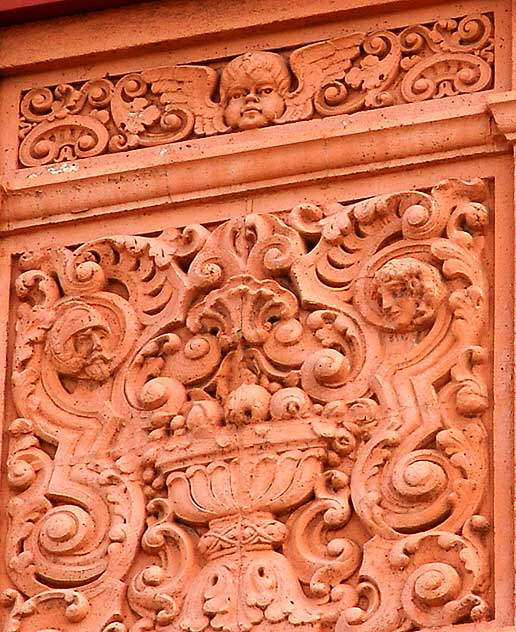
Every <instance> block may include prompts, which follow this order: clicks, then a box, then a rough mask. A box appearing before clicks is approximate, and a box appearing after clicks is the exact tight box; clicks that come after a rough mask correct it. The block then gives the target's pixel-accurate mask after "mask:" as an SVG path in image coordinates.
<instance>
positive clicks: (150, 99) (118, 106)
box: [19, 14, 494, 167]
mask: <svg viewBox="0 0 516 632" xmlns="http://www.w3.org/2000/svg"><path fill="white" fill-rule="evenodd" d="M493 63H494V54H493V22H492V16H491V15H489V14H486V15H481V14H475V15H468V16H466V17H463V18H461V19H457V20H451V19H447V20H440V21H438V22H435V23H433V24H431V25H416V26H409V27H407V28H405V29H398V30H392V31H377V32H374V33H353V34H351V35H344V36H341V37H337V38H335V39H331V40H326V41H323V42H317V43H315V44H310V45H308V46H304V47H302V48H298V49H296V50H293V51H291V52H290V53H289V54H281V55H280V54H277V53H271V52H260V51H256V52H249V53H245V54H244V55H240V56H239V57H237V58H235V59H233V60H231V61H230V62H229V63H227V64H226V65H225V66H223V68H222V70H221V72H219V71H218V70H216V69H214V68H212V67H210V66H200V65H179V66H172V67H168V68H154V69H151V70H145V71H143V72H133V73H130V74H128V75H125V76H123V77H118V78H116V79H107V78H99V79H93V80H90V81H86V82H82V83H81V82H78V83H74V84H59V85H57V86H52V87H43V88H34V89H32V90H29V91H28V92H26V93H25V94H24V95H23V96H22V99H21V104H20V115H21V118H20V139H21V144H20V148H19V162H20V165H21V166H22V167H34V166H39V165H46V164H50V163H55V162H62V161H67V160H76V159H80V158H86V157H90V156H98V155H100V154H105V153H108V152H117V151H127V150H131V149H136V148H139V147H150V146H154V145H161V144H163V143H171V142H174V141H180V140H184V139H187V138H192V137H202V136H211V135H214V134H221V133H226V132H231V131H238V130H246V129H252V128H257V127H263V126H266V125H272V124H282V123H289V122H292V121H303V120H307V119H311V118H315V117H325V116H332V115H336V114H347V113H353V112H357V111H359V110H364V109H370V108H379V107H385V106H390V105H396V104H400V103H413V102H417V101H424V100H427V99H437V98H442V97H447V96H453V95H457V94H466V93H472V92H478V91H481V90H486V89H488V88H490V87H491V85H492V80H493Z"/></svg>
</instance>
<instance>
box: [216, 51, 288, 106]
mask: <svg viewBox="0 0 516 632" xmlns="http://www.w3.org/2000/svg"><path fill="white" fill-rule="evenodd" d="M264 74H268V75H270V76H271V77H272V78H273V79H274V81H275V82H276V85H277V86H278V92H279V94H280V95H281V96H285V95H286V94H287V92H288V91H289V88H290V71H289V69H288V66H287V64H286V62H285V60H284V59H283V57H282V56H281V55H278V54H277V53H268V52H264V51H251V52H249V53H244V54H243V55H239V56H238V57H235V59H232V60H231V61H230V62H229V63H228V64H227V65H226V66H225V68H224V69H223V71H222V75H221V77H220V98H221V101H222V103H225V102H226V100H227V98H228V92H229V90H230V88H231V87H232V86H233V85H234V84H235V83H236V82H237V81H238V78H239V76H241V75H247V76H249V77H251V78H252V79H256V80H258V79H260V78H262V77H263V75H264Z"/></svg>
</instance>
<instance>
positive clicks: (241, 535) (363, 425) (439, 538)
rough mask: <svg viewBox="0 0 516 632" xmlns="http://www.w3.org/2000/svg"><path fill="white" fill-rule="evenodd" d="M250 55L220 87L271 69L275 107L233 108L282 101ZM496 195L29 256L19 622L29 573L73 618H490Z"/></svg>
mask: <svg viewBox="0 0 516 632" xmlns="http://www.w3.org/2000/svg"><path fill="white" fill-rule="evenodd" d="M264 55H265V53H263V54H260V55H258V54H257V53H256V54H249V55H247V56H243V57H242V58H241V59H238V60H235V64H234V70H235V72H234V73H233V74H231V73H229V72H228V73H227V74H226V76H225V78H224V83H223V86H222V88H223V89H224V90H226V91H227V95H228V98H230V97H229V95H230V94H232V92H231V91H232V90H233V88H234V87H236V86H237V84H238V85H240V86H242V85H244V84H245V81H249V82H251V80H252V81H254V82H256V85H260V83H259V82H260V81H262V80H263V79H264V76H265V71H264V69H266V70H267V72H269V73H270V77H268V79H267V80H268V81H269V80H270V82H271V83H270V92H267V91H268V90H269V88H266V90H267V91H266V92H265V95H266V96H267V97H270V99H271V103H272V105H271V109H270V110H269V109H268V108H269V105H267V102H266V101H265V100H264V101H263V102H262V101H260V100H259V98H258V96H257V94H256V91H257V90H258V88H256V85H251V83H248V84H246V85H247V88H246V90H247V89H248V90H249V92H248V94H246V95H243V96H242V95H240V96H238V95H239V93H237V92H235V93H234V99H233V101H232V103H233V105H231V106H230V105H228V106H227V109H226V117H227V120H228V123H230V122H231V121H233V123H232V124H233V125H235V126H236V127H240V126H245V127H253V126H254V127H260V126H262V125H266V124H269V123H271V122H274V120H276V119H275V118H274V117H275V116H276V115H277V114H278V113H279V112H280V111H281V109H282V105H281V93H282V90H284V89H286V83H285V82H286V78H285V77H284V74H283V70H282V69H283V66H282V63H283V62H282V61H281V60H280V59H279V58H278V57H277V56H274V55H272V54H268V55H265V57H264ZM237 61H238V63H236V62H237ZM229 66H230V65H229ZM229 66H228V67H229ZM255 71H256V73H255ZM239 73H241V74H240V75H239ZM249 95H251V97H250V98H249V99H248V102H249V103H253V102H254V100H256V102H255V104H254V106H253V107H254V109H253V108H252V107H249V108H248V109H246V107H244V109H242V106H240V105H239V106H238V107H237V104H238V101H239V99H243V98H244V97H246V98H247V97H249ZM274 100H275V101H274ZM228 103H229V102H228ZM274 103H275V105H274ZM233 116H234V119H232V117H233ZM486 195H487V193H486V189H485V187H484V185H483V183H482V182H481V181H474V182H468V183H464V182H460V181H446V182H445V183H443V184H442V185H439V186H437V187H435V189H433V190H432V192H431V193H425V192H418V191H410V192H404V193H403V192H402V193H395V194H389V195H386V196H381V197H377V198H372V199H370V200H364V201H361V202H356V203H353V204H350V205H348V206H343V205H342V204H340V203H338V202H335V203H331V204H327V205H321V206H315V205H313V204H306V203H302V204H299V205H298V206H296V207H294V208H293V209H292V210H291V211H290V212H288V213H287V212H285V213H278V214H277V215H276V214H264V215H256V214H253V215H247V216H245V217H234V218H232V219H229V220H227V221H223V222H220V223H218V224H217V225H216V226H211V225H210V226H209V227H204V226H199V225H195V226H189V227H187V228H185V229H184V230H182V231H181V230H178V229H174V230H173V231H170V232H165V233H163V234H162V235H160V236H158V237H132V236H123V235H122V236H120V235H117V236H114V237H109V238H105V239H99V240H95V241H92V242H89V243H87V244H84V245H83V246H81V247H80V248H77V249H76V250H75V251H73V252H72V251H70V250H68V249H65V248H63V249H62V250H61V251H59V252H58V253H57V255H56V252H55V251H51V252H48V253H43V254H41V253H38V254H37V255H35V256H33V257H32V258H31V257H30V256H27V257H26V259H22V261H21V265H22V267H23V271H22V274H21V275H20V277H19V279H18V281H17V285H16V288H17V291H18V296H19V299H20V310H19V313H20V314H21V317H20V319H19V326H18V330H17V339H16V350H15V354H14V361H13V367H14V369H13V380H12V381H13V393H14V402H15V405H16V409H17V415H18V418H17V419H16V420H15V422H13V424H11V428H10V433H11V442H10V453H9V460H8V482H9V485H10V487H11V489H12V494H13V499H15V497H16V495H17V494H19V495H23V498H22V500H23V502H11V503H10V505H9V507H10V515H9V520H10V523H9V528H8V537H7V540H8V544H7V548H6V550H7V558H8V560H7V562H8V563H7V567H8V569H9V571H8V572H9V574H10V577H11V578H12V581H13V583H15V584H16V585H17V586H18V587H19V590H20V592H21V593H23V595H24V596H20V598H19V599H18V601H17V602H16V604H15V608H19V610H20V609H21V608H23V610H24V612H25V613H26V616H27V619H26V620H28V621H30V627H28V628H27V627H16V625H17V624H16V625H15V623H13V621H14V618H15V617H16V616H17V614H16V612H18V611H15V610H14V609H13V612H14V614H12V616H11V620H10V621H9V625H10V627H9V629H13V630H15V629H16V630H18V629H19V630H20V632H32V631H33V630H44V629H48V628H49V625H48V617H47V618H46V619H45V616H46V615H47V614H48V611H45V612H43V614H42V616H41V619H38V620H37V621H36V620H32V619H30V616H32V613H33V612H34V611H35V610H37V608H36V607H35V606H33V601H34V599H36V598H37V599H39V596H40V595H43V597H41V599H46V600H49V599H53V600H61V601H63V602H64V603H65V604H66V605H69V604H72V606H73V608H72V607H71V606H70V608H68V611H69V612H70V611H71V613H72V615H71V616H72V617H73V618H74V622H75V621H79V615H80V616H81V617H82V619H80V627H78V628H77V630H78V631H79V632H89V631H90V630H103V631H104V632H110V631H111V632H128V630H137V629H142V630H143V629H146V630H147V629H148V630H154V631H155V632H158V631H159V630H166V632H217V631H219V630H243V629H245V630H248V631H250V632H252V631H253V630H255V631H256V632H263V631H270V630H273V629H278V630H281V631H282V632H307V630H310V631H313V632H351V631H353V632H378V631H379V630H381V631H382V632H393V631H394V630H414V629H421V628H429V627H435V626H436V625H450V624H453V623H457V622H466V621H467V622H472V621H473V622H475V621H478V620H482V619H486V618H488V617H489V606H488V598H489V593H488V587H487V577H488V574H489V560H488V551H489V547H490V545H489V540H488V538H489V535H488V531H489V527H488V523H487V520H486V519H485V518H483V516H482V515H481V512H482V511H483V510H484V508H485V507H486V504H485V490H486V489H487V483H488V472H489V461H488V453H489V451H488V445H487V441H486V429H485V426H484V422H483V414H484V413H485V411H486V410H487V407H488V403H489V399H488V392H487V387H486V367H487V366H488V365H487V360H486V356H487V354H486V353H485V350H484V349H483V348H482V347H481V346H480V345H481V344H482V341H483V334H484V329H485V322H486V314H487V309H486V304H487V302H486V300H485V299H486V294H487V282H486V278H485V274H484V265H483V260H482V255H481V253H482V245H483V243H484V240H483V236H482V231H483V226H484V225H485V223H486V222H487V210H486V209H485V207H484V206H483V205H482V203H481V201H482V200H485V199H486ZM414 217H416V219H418V221H417V222H414V221H409V220H413V219H414ZM45 257H46V258H45ZM56 260H57V264H56ZM42 262H43V263H42ZM38 266H39V267H38ZM458 272H459V273H458ZM56 279H57V281H58V282H57V281H56ZM31 292H32V294H31ZM42 297H43V298H42ZM42 300H43V301H44V302H43V303H41V301H42ZM38 301H40V303H38ZM22 308H26V309H22ZM393 332H394V334H393ZM407 332H410V333H409V335H405V333H407ZM398 333H400V334H403V335H398ZM31 433H32V436H28V435H31ZM41 439H44V440H46V441H47V442H52V443H53V444H54V445H55V446H56V456H55V459H53V454H52V451H51V450H48V449H47V450H46V451H45V450H44V449H42V448H44V447H45V446H40V441H41ZM42 498H43V501H42ZM26 524H29V525H30V529H26V528H25V527H23V528H22V526H23V525H26ZM27 560H29V561H30V563H28V562H27ZM364 578H367V580H366V579H364ZM443 586H444V588H443ZM56 587H58V588H56ZM116 591H118V593H116ZM115 593H116V594H117V595H118V597H117V599H118V601H117V604H119V605H118V606H117V608H118V610H117V611H116V612H114V611H112V603H111V601H110V600H107V599H106V598H105V595H106V594H109V595H111V594H115ZM49 595H50V597H49ZM24 599H25V601H24ZM31 600H32V601H31ZM27 601H30V603H27ZM19 604H21V605H19ZM79 606H80V607H81V608H82V609H81V608H79ZM129 611H131V613H132V614H130V615H129V616H127V617H126V613H129ZM77 612H79V614H77ZM27 613H31V614H30V615H29V614H27ZM99 613H100V614H99ZM24 616H25V614H24ZM35 616H39V615H38V613H36V615H35ZM65 616H66V613H65ZM92 617H97V618H96V619H93V618H92ZM59 629H63V631H66V632H68V631H70V632H71V628H70V627H69V626H68V627H65V626H60V627H59Z"/></svg>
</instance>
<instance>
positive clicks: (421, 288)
mask: <svg viewBox="0 0 516 632" xmlns="http://www.w3.org/2000/svg"><path fill="white" fill-rule="evenodd" d="M392 282H397V283H400V284H402V285H403V286H405V287H406V288H407V289H408V291H409V292H410V294H411V295H412V296H414V297H415V298H416V315H415V317H414V319H413V324H414V325H415V326H421V325H427V324H429V323H430V322H431V321H432V320H433V319H434V316H435V311H436V310H437V307H438V306H439V304H440V303H441V301H442V299H443V298H444V294H445V291H446V290H445V285H444V283H443V280H442V278H441V275H440V273H439V271H438V270H437V269H436V268H435V267H434V266H431V265H429V264H428V263H424V262H423V261H419V259H415V258H413V257H402V258H399V259H392V260H391V261H388V262H387V263H385V264H384V265H383V266H382V267H381V268H380V269H379V270H377V271H376V272H375V274H374V276H373V296H374V297H375V298H376V299H379V292H378V289H379V287H380V286H381V285H386V284H388V283H392Z"/></svg>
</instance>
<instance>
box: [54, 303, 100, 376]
mask: <svg viewBox="0 0 516 632" xmlns="http://www.w3.org/2000/svg"><path fill="white" fill-rule="evenodd" d="M109 335H110V328H109V325H108V323H107V322H106V321H105V320H104V318H102V316H101V315H100V314H99V312H98V311H97V310H95V309H94V308H92V307H90V306H89V305H87V304H82V305H76V306H74V307H72V308H71V309H69V310H67V311H66V312H64V313H63V315H62V316H61V317H60V318H58V320H57V321H56V322H55V324H54V326H53V327H52V329H51V331H50V334H49V337H48V341H47V346H46V349H47V353H48V355H49V356H50V358H51V360H52V363H53V364H54V366H55V368H56V370H57V372H58V373H59V374H61V375H67V376H73V377H76V378H79V379H84V380H92V381H94V382H103V381H104V380H106V379H107V378H108V377H109V375H110V373H111V367H110V364H111V354H110V353H109V351H108V348H107V339H108V337H109Z"/></svg>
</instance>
